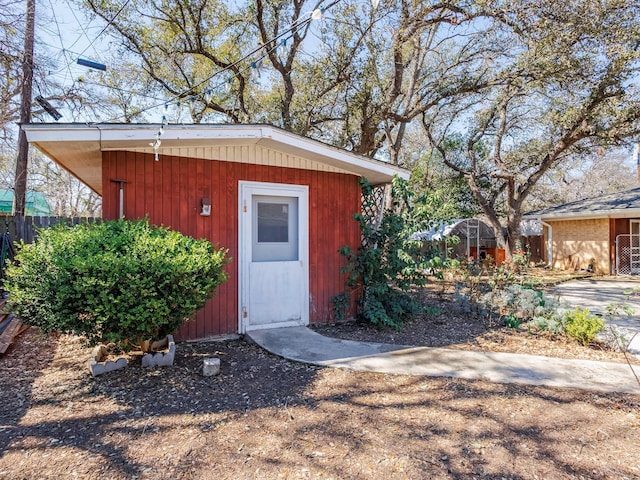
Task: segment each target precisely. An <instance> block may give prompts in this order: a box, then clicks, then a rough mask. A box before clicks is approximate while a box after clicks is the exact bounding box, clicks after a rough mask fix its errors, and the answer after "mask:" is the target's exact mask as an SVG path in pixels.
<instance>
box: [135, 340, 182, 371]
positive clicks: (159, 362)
mask: <svg viewBox="0 0 640 480" xmlns="http://www.w3.org/2000/svg"><path fill="white" fill-rule="evenodd" d="M175 356H176V343H175V342H174V340H173V335H167V351H166V352H158V353H145V354H144V355H143V356H142V366H143V367H170V366H172V365H173V360H174V358H175Z"/></svg>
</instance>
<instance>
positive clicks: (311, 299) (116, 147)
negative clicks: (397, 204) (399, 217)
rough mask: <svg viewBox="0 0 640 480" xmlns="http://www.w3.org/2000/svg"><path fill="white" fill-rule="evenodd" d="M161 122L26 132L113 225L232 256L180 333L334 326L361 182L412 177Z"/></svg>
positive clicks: (283, 137)
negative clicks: (205, 244)
mask: <svg viewBox="0 0 640 480" xmlns="http://www.w3.org/2000/svg"><path fill="white" fill-rule="evenodd" d="M160 127H161V126H160V125H142V124H30V125H24V126H23V128H24V129H25V131H26V133H27V138H28V140H29V142H30V143H31V144H32V145H33V146H35V147H36V148H38V149H39V150H40V151H42V152H43V153H45V154H46V155H47V156H49V157H50V158H51V159H52V160H53V161H55V162H56V163H58V164H59V165H61V166H62V167H64V168H65V169H67V170H68V171H70V172H71V173H72V174H74V175H75V176H76V177H78V178H79V179H80V180H81V181H83V182H84V183H86V184H87V185H88V186H89V187H90V188H92V189H93V190H94V191H95V192H97V193H98V194H100V195H101V196H102V208H103V218H104V219H116V218H119V217H120V216H123V217H124V218H128V219H134V218H142V217H148V218H149V221H150V222H151V223H153V224H156V225H164V226H165V227H169V228H172V229H174V230H178V231H180V232H182V233H184V234H186V235H190V236H192V237H196V238H206V239H208V240H210V241H211V242H213V243H214V244H217V245H218V246H220V247H224V248H226V249H228V251H229V253H228V256H229V257H231V259H232V261H231V262H230V263H229V264H228V265H227V266H226V267H225V268H226V270H227V272H228V274H229V279H228V281H227V282H225V283H224V284H222V285H221V286H220V287H219V289H218V290H217V291H216V294H215V297H214V298H213V299H212V300H210V301H209V302H208V303H207V305H206V306H205V307H204V308H203V309H202V310H200V311H199V312H198V313H197V315H196V318H195V320H194V321H190V322H187V323H186V324H185V326H184V327H183V328H182V330H181V331H180V332H178V336H179V338H182V339H198V338H207V337H212V336H217V335H224V334H230V333H244V332H246V331H249V330H254V329H259V328H274V327H283V326H297V325H308V324H309V323H315V322H323V321H329V320H331V318H332V315H333V310H332V307H331V298H332V297H333V296H334V295H336V294H338V293H340V292H341V291H342V290H344V278H343V276H342V275H341V274H340V267H341V265H342V264H343V259H342V258H341V256H340V255H339V254H338V249H339V248H340V247H342V246H344V245H350V246H351V247H357V246H358V245H359V243H360V231H359V227H358V223H357V222H356V221H355V220H354V219H353V215H354V214H355V213H357V212H359V211H360V207H361V197H360V187H359V179H360V177H365V178H367V180H368V181H369V182H370V183H372V184H374V185H379V184H384V183H388V182H390V181H391V179H392V178H393V176H394V175H398V176H400V177H402V178H408V172H407V171H406V170H403V169H400V168H397V167H394V166H392V165H389V164H387V163H384V162H380V161H376V160H372V159H370V158H366V157H363V156H359V155H355V154H352V153H350V152H347V151H345V150H341V149H338V148H335V147H332V146H329V145H327V144H324V143H321V142H318V141H316V140H311V139H308V138H305V137H301V136H299V135H296V134H293V133H290V132H286V131H284V130H281V129H279V128H275V127H272V126H268V125H202V124H199V125H170V126H165V127H164V129H163V132H162V136H158V135H157V134H158V132H159V131H160ZM157 139H159V140H160V142H159V145H158V144H156V145H155V146H154V145H153V144H154V143H155V142H156V140H157Z"/></svg>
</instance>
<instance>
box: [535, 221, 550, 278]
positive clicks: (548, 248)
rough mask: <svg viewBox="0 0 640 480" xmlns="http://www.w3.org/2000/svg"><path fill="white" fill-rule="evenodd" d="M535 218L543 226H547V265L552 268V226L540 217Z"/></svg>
mask: <svg viewBox="0 0 640 480" xmlns="http://www.w3.org/2000/svg"><path fill="white" fill-rule="evenodd" d="M537 220H538V221H539V222H540V223H541V224H542V226H543V227H547V230H548V231H549V234H548V235H547V261H548V263H547V266H548V267H549V268H553V228H552V227H551V225H549V224H548V223H546V222H543V221H542V217H538V218H537Z"/></svg>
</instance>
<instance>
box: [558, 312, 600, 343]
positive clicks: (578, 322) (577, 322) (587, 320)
mask: <svg viewBox="0 0 640 480" xmlns="http://www.w3.org/2000/svg"><path fill="white" fill-rule="evenodd" d="M564 322H565V332H566V334H567V335H568V336H569V337H571V338H573V339H575V340H576V341H577V342H578V343H580V344H581V345H588V344H590V343H591V342H593V340H594V339H595V338H596V335H597V334H598V333H600V332H602V331H603V330H604V320H603V319H601V318H598V317H596V316H595V315H591V313H590V312H589V310H588V309H587V308H575V309H574V310H571V311H568V312H566V313H565V314H564Z"/></svg>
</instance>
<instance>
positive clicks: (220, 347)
mask: <svg viewBox="0 0 640 480" xmlns="http://www.w3.org/2000/svg"><path fill="white" fill-rule="evenodd" d="M211 356H215V357H218V358H220V359H221V373H220V375H218V376H214V377H204V376H203V375H202V364H203V359H204V358H206V357H211ZM85 361H86V359H85V358H82V359H79V358H75V357H72V356H67V357H65V359H64V361H59V362H58V366H59V368H60V369H63V370H64V371H70V370H73V369H81V368H85V369H86V366H85V365H84V362H85ZM18 366H19V363H18V362H16V363H15V365H14V367H16V368H17V367H18ZM42 367H43V371H42V372H40V374H41V375H47V372H45V371H44V370H45V369H46V367H47V365H46V364H43V366H42ZM44 385H51V383H49V384H47V383H46V382H44ZM37 389H38V391H31V392H30V393H31V397H32V398H31V401H30V402H29V403H28V405H26V406H25V407H22V411H19V412H18V414H17V416H15V417H14V419H13V420H12V428H11V434H10V437H7V434H6V432H5V433H4V434H3V435H4V438H3V439H2V440H7V441H6V442H5V441H2V442H1V443H0V449H1V450H0V452H2V453H1V454H0V472H1V471H2V470H6V469H8V468H9V469H10V468H11V466H9V465H7V462H5V464H4V465H3V464H2V461H3V456H4V459H7V458H16V457H15V456H14V455H19V454H20V452H21V450H23V449H25V448H26V449H30V450H31V452H33V455H31V458H34V457H35V456H37V454H38V452H40V453H43V452H45V451H46V452H53V454H54V456H55V453H56V452H62V451H63V450H65V449H71V450H72V451H73V452H76V453H77V454H78V455H80V458H81V459H85V460H86V461H87V462H94V463H97V464H99V466H101V468H103V469H104V470H105V471H108V472H109V476H110V478H114V479H117V478H132V477H134V476H140V475H144V474H145V472H150V473H149V475H152V477H149V478H158V479H160V478H180V477H181V476H186V477H189V478H190V476H196V477H197V476H202V475H203V473H202V472H206V473H207V475H209V476H210V478H213V477H214V476H215V475H220V476H221V478H226V477H225V475H227V476H228V475H229V472H230V471H233V472H234V475H236V478H247V477H250V476H251V475H252V474H253V473H255V472H256V471H258V470H259V471H262V472H266V473H264V474H263V477H264V478H271V477H270V476H269V472H274V471H275V472H287V471H288V472H292V476H293V477H294V478H295V475H293V472H298V473H300V472H301V471H303V470H304V471H306V472H308V473H310V474H313V473H318V474H319V473H323V474H328V475H329V476H333V477H334V478H362V479H365V478H402V476H401V475H400V474H399V472H403V475H404V477H405V478H459V479H464V478H475V477H477V476H478V475H484V476H485V478H502V477H505V478H513V479H521V478H530V474H531V473H535V472H537V473H538V474H539V475H542V476H543V477H544V476H546V477H547V478H551V477H554V476H555V478H562V477H571V476H574V477H575V476H578V477H579V476H581V475H582V476H584V477H587V478H592V477H593V476H594V473H593V469H594V464H593V462H592V461H591V460H588V459H587V456H586V455H585V456H584V458H582V457H580V455H578V456H577V457H576V455H577V454H578V453H580V452H582V450H581V449H583V448H587V449H588V451H589V452H590V453H591V454H592V455H596V453H594V452H593V451H592V449H591V445H592V443H593V445H596V444H597V446H599V447H601V446H603V445H604V444H603V440H602V439H601V438H600V439H595V437H594V436H593V435H594V434H596V433H597V432H598V429H599V428H600V429H605V428H606V429H607V436H608V437H607V440H606V442H609V444H610V445H615V444H616V443H620V442H629V441H631V442H633V441H635V440H638V432H637V429H636V430H634V431H633V432H631V434H632V435H633V436H632V437H630V436H629V435H630V433H629V431H623V427H624V425H623V424H622V423H620V421H619V419H620V418H622V416H621V415H618V416H615V419H616V421H615V422H613V421H612V420H611V419H610V418H609V419H607V418H608V416H609V412H610V411H614V412H615V411H620V410H621V409H622V412H623V413H624V411H627V410H628V411H634V409H635V410H636V411H637V409H638V407H639V404H638V401H637V398H636V397H633V396H625V395H604V394H594V393H589V392H578V391H574V390H561V389H550V388H541V387H524V386H516V385H500V384H492V383H489V382H481V381H478V382H472V381H464V380H451V379H440V378H436V379H433V378H425V377H407V376H393V375H380V374H371V373H358V372H350V371H344V370H333V369H324V368H318V367H312V366H307V365H303V364H298V363H293V362H289V361H286V360H283V359H281V358H278V357H274V356H272V355H270V354H268V353H266V352H264V351H263V350H261V349H260V348H259V347H257V346H255V345H251V344H247V343H245V342H243V341H235V342H230V343H202V344H179V345H178V349H177V358H176V365H175V366H174V367H173V368H164V369H143V368H142V367H140V366H138V365H130V367H128V368H127V369H125V370H124V371H119V372H112V373H109V374H106V375H103V376H100V377H97V378H95V379H94V378H92V377H91V376H90V375H89V374H88V373H86V371H84V372H82V373H80V374H74V375H69V376H68V377H67V378H66V379H65V380H64V381H63V382H62V384H60V385H58V386H57V387H56V388H53V387H49V388H43V387H42V386H39V387H37ZM3 399H4V400H5V402H6V403H7V405H6V406H5V408H11V407H12V406H14V407H16V408H17V407H18V406H19V405H18V404H17V403H15V401H14V400H13V399H12V398H11V397H10V395H6V396H4V397H3ZM70 406H71V407H72V408H71V409H69V407H70ZM38 409H45V410H46V411H49V410H50V411H52V412H53V413H52V415H51V417H50V418H43V420H42V421H38V422H35V421H31V420H30V417H29V411H30V410H31V411H32V412H34V411H37V410H38ZM5 411H7V410H5ZM598 416H600V417H602V421H601V422H600V423H597V422H596V421H595V420H594V418H596V417H598ZM21 419H22V420H23V421H22V422H21V421H20V420H21ZM606 422H609V424H606ZM616 422H617V423H616ZM562 432H566V434H565V433H562ZM164 435H167V436H170V438H171V439H172V441H173V442H176V444H175V445H173V446H172V447H173V450H171V452H173V453H172V455H173V457H172V459H171V465H169V459H168V453H167V451H166V450H163V449H162V447H163V445H162V439H163V436H164ZM571 439H573V441H574V442H575V444H574V445H571V446H567V442H569V441H571ZM634 439H635V440H634ZM590 442H591V443H590ZM606 442H605V443H606ZM609 444H607V445H604V446H606V447H607V448H606V449H604V450H603V453H602V456H601V458H599V460H598V461H599V462H604V459H605V458H606V457H607V455H611V448H613V447H612V446H610V445H609ZM139 450H144V452H142V451H139ZM574 454H576V455H574ZM572 455H573V456H572ZM498 458H500V459H501V460H500V461H499V462H498V461H497V460H496V459H498ZM55 461H56V460H51V462H55ZM60 461H62V460H60ZM163 462H164V463H163ZM165 463H166V464H167V465H165ZM505 465H507V466H505ZM65 466H66V465H65ZM160 466H162V468H160ZM20 468H24V467H20ZM33 468H34V470H31V471H29V470H26V471H25V472H26V473H25V475H27V476H28V475H29V474H32V475H35V476H37V474H38V473H42V472H39V471H38V468H39V467H38V466H34V467H33ZM531 468H533V469H534V470H533V471H531ZM596 468H599V469H600V470H599V471H600V472H601V473H602V474H603V475H604V476H606V475H607V474H608V475H613V474H614V473H621V474H627V475H628V474H629V473H630V472H631V471H630V470H624V468H622V469H620V468H621V467H617V466H614V465H613V464H606V463H603V464H602V465H598V466H597V467H596ZM607 468H619V469H618V470H614V471H611V470H607ZM96 471H97V472H100V471H98V470H96ZM525 471H526V474H525V473H524V472H525ZM94 473H95V472H94ZM631 473H633V472H631Z"/></svg>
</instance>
